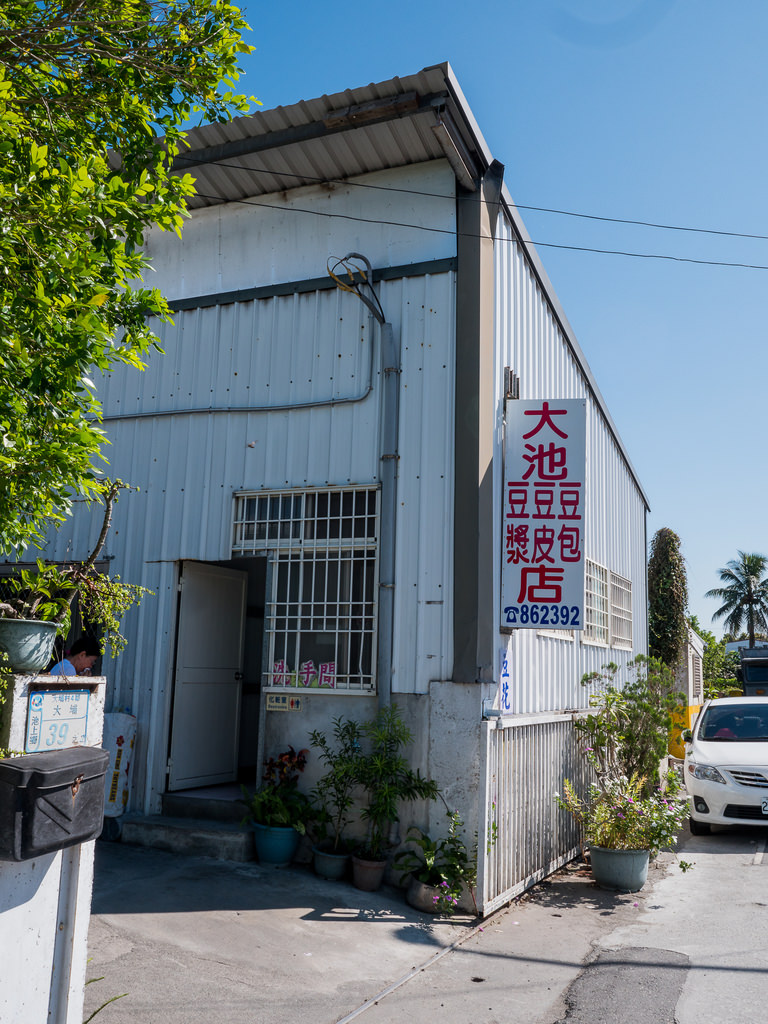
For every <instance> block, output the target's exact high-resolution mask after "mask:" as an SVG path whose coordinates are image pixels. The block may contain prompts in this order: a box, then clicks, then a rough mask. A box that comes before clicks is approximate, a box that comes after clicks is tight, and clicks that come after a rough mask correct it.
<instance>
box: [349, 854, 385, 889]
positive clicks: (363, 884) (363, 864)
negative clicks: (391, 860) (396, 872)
mask: <svg viewBox="0 0 768 1024" xmlns="http://www.w3.org/2000/svg"><path fill="white" fill-rule="evenodd" d="M386 867H387V862H386V861H385V860H364V859H363V858H362V857H353V858H352V884H353V885H354V887H355V888H356V889H362V891H363V892H376V890H377V889H380V888H381V883H382V882H383V881H384V872H385V870H386Z"/></svg>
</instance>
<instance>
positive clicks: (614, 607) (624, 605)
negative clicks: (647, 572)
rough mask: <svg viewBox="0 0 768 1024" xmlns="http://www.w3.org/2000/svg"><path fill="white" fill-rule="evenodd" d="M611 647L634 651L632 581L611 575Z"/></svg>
mask: <svg viewBox="0 0 768 1024" xmlns="http://www.w3.org/2000/svg"><path fill="white" fill-rule="evenodd" d="M611 647H621V648H623V649H625V650H630V651H631V650H632V581H631V580H628V579H626V578H625V577H624V576H619V574H618V573H616V572H612V573H611Z"/></svg>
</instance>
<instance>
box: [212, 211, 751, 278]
mask: <svg viewBox="0 0 768 1024" xmlns="http://www.w3.org/2000/svg"><path fill="white" fill-rule="evenodd" d="M196 194H197V195H198V196H199V197H200V198H201V199H210V200H212V201H214V202H223V200H222V198H221V196H210V195H206V194H205V193H203V192H197V193H196ZM226 202H228V203H237V204H240V205H242V206H259V207H263V208H264V209H267V210H279V211H280V212H283V213H284V212H285V211H287V210H291V211H292V212H294V213H306V214H309V215H310V216H313V217H328V218H334V219H339V220H351V221H355V222H357V223H362V224H378V225H383V226H386V227H395V228H408V229H409V230H411V231H428V232H431V233H433V234H440V235H456V236H457V237H461V238H483V237H485V236H483V235H480V234H473V233H471V232H465V231H454V230H452V229H451V228H437V227H430V226H429V225H426V224H409V223H406V222H404V221H396V220H383V219H381V218H377V217H358V216H355V215H354V214H351V213H330V212H329V211H327V210H308V209H306V208H305V207H300V206H288V205H286V204H277V203H265V202H261V201H260V200H257V199H228V200H226ZM498 240H499V239H497V241H498ZM502 241H510V242H513V243H517V244H521V245H523V246H525V245H527V240H526V239H522V238H520V237H519V236H517V235H515V237H514V238H511V239H502ZM530 244H531V245H538V246H541V247H542V248H544V247H546V248H548V249H565V250H571V251H574V252H593V253H598V254H600V255H604V256H629V257H634V258H635V259H643V260H671V261H673V262H675V263H698V264H702V265H704V266H708V267H735V268H738V269H742V270H768V265H765V264H760V263H735V262H729V261H727V260H702V259H695V258H693V257H689V256H671V255H669V254H667V253H647V252H629V251H627V250H624V249H598V248H594V247H592V246H586V245H565V244H562V243H558V242H540V241H535V240H533V239H531V242H530Z"/></svg>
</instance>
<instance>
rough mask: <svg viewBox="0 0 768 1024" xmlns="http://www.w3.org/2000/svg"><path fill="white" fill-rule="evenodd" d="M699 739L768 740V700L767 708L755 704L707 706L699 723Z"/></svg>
mask: <svg viewBox="0 0 768 1024" xmlns="http://www.w3.org/2000/svg"><path fill="white" fill-rule="evenodd" d="M699 739H702V740H712V741H715V742H720V741H722V742H725V743H728V742H731V743H732V742H734V741H736V742H739V743H749V742H753V741H758V740H766V741H768V702H766V707H765V709H763V708H759V707H756V706H755V705H754V704H743V705H741V704H730V705H729V706H728V707H723V708H718V707H710V708H707V710H706V711H705V712H704V714H703V715H702V718H701V722H700V723H699Z"/></svg>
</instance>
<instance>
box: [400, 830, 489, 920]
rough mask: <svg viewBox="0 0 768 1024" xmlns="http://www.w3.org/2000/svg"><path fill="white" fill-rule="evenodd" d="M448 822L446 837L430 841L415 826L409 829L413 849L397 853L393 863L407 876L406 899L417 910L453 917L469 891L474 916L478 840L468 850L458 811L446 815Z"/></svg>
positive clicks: (424, 833) (427, 836) (409, 838)
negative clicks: (451, 915) (463, 837)
mask: <svg viewBox="0 0 768 1024" xmlns="http://www.w3.org/2000/svg"><path fill="white" fill-rule="evenodd" d="M448 819H449V824H448V834H447V835H446V836H444V837H443V838H441V839H436V840H435V839H431V838H430V836H429V835H427V833H426V832H423V831H422V830H421V829H420V828H417V827H416V826H413V827H412V828H410V829H409V830H408V840H409V841H410V843H411V844H412V846H411V847H410V848H409V849H407V850H403V851H402V852H401V853H398V854H397V856H396V857H395V858H394V862H393V863H394V865H395V866H396V867H397V868H399V869H400V870H402V871H404V872H407V873H408V874H409V879H408V885H407V888H406V894H405V898H406V900H407V901H408V903H409V904H410V905H411V906H412V907H415V908H416V910H423V911H425V912H426V913H428V914H453V913H455V912H456V910H457V909H458V906H459V902H460V900H461V898H462V896H463V895H464V893H465V892H468V893H469V895H470V896H471V898H472V903H473V905H474V908H475V913H477V903H476V901H475V884H476V882H477V838H475V843H474V845H473V846H472V847H471V848H470V849H469V850H468V849H467V847H466V845H465V843H464V840H463V839H462V831H463V823H462V820H461V817H460V815H459V812H458V811H454V812H453V813H452V814H449V815H448Z"/></svg>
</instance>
